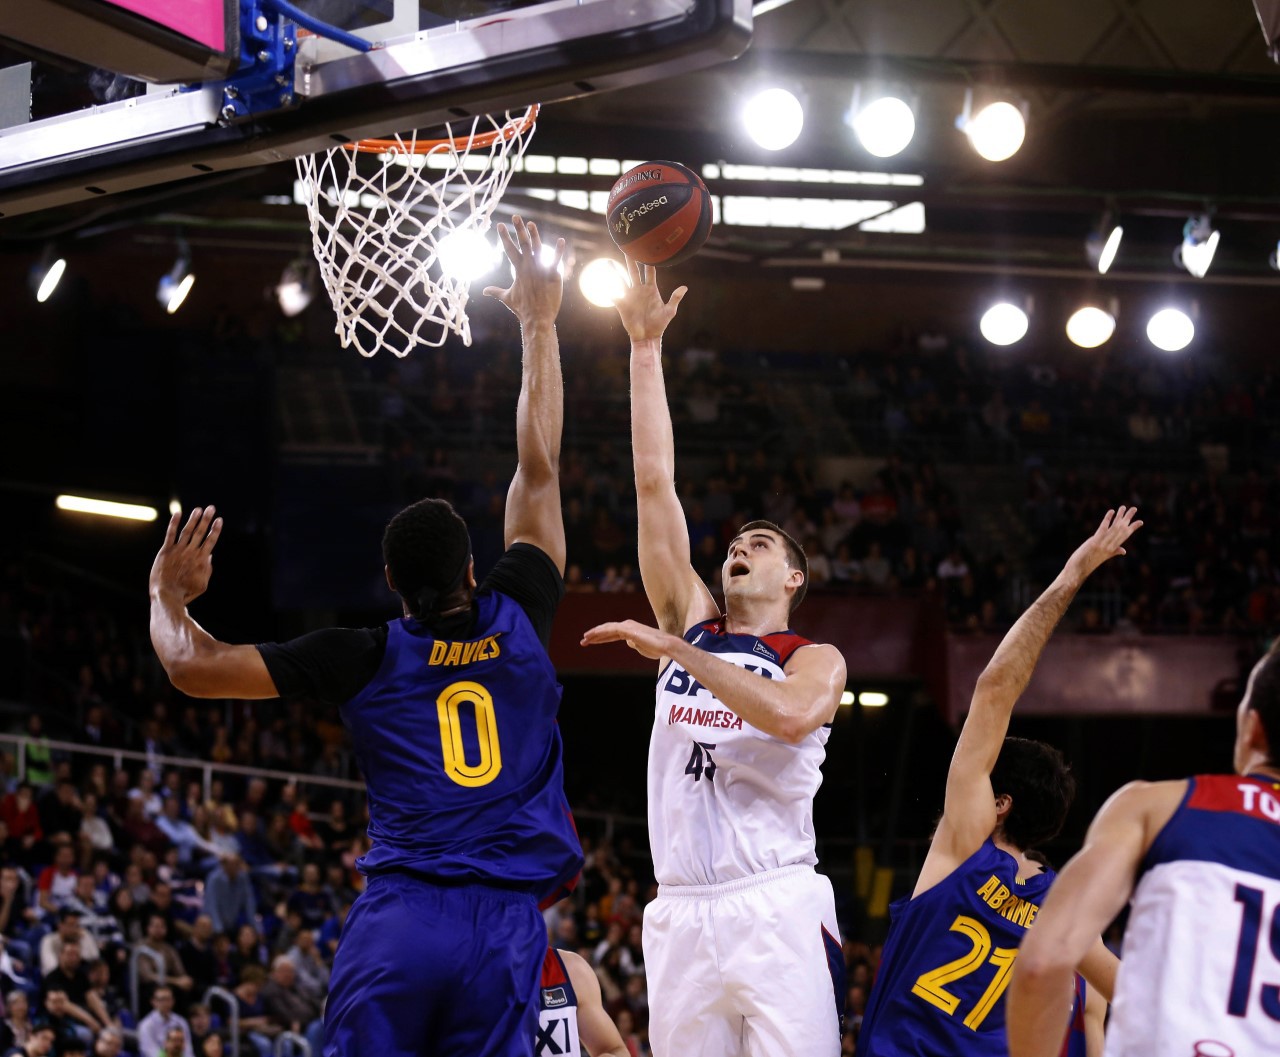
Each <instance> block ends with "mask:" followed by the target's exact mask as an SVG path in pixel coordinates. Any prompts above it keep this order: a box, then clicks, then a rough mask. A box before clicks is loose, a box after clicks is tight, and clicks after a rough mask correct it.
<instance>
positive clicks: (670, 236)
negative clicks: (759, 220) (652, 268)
mask: <svg viewBox="0 0 1280 1057" xmlns="http://www.w3.org/2000/svg"><path fill="white" fill-rule="evenodd" d="M606 215H607V216H608V220H609V234H610V236H612V238H613V241H614V244H615V245H616V246H617V247H618V249H620V250H622V252H623V253H625V254H626V255H627V256H628V257H630V258H631V259H632V260H633V261H640V262H641V263H642V264H652V265H657V266H665V265H670V264H679V263H680V262H681V261H687V260H688V259H689V258H690V257H692V256H693V255H694V254H695V253H697V252H698V250H700V249H701V248H702V244H703V243H704V242H706V241H707V236H708V235H709V234H711V196H710V195H709V194H708V193H707V185H706V184H704V183H703V182H702V180H701V179H699V177H698V174H697V173H695V172H694V171H693V170H692V169H689V168H686V167H685V166H683V165H680V164H679V163H677V162H673V161H651V162H645V163H644V164H643V165H637V166H636V167H635V168H634V169H628V170H627V171H626V172H624V173H623V174H622V175H621V176H619V177H618V179H617V181H616V182H615V183H614V185H613V190H611V191H610V192H609V205H608V210H607V213H606Z"/></svg>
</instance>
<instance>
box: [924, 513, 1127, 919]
mask: <svg viewBox="0 0 1280 1057" xmlns="http://www.w3.org/2000/svg"><path fill="white" fill-rule="evenodd" d="M1136 512H1137V511H1136V510H1135V509H1134V508H1132V507H1128V508H1126V507H1121V508H1120V509H1119V510H1118V511H1114V510H1108V511H1107V515H1106V517H1104V518H1103V519H1102V524H1100V525H1099V526H1098V529H1097V531H1096V532H1095V533H1094V534H1093V535H1092V536H1090V537H1089V538H1088V539H1087V540H1085V542H1084V543H1082V544H1081V545H1080V546H1079V547H1078V548H1076V551H1075V553H1074V554H1072V555H1071V557H1070V558H1068V559H1067V563H1066V565H1065V566H1063V569H1062V572H1060V573H1059V574H1058V576H1057V578H1056V579H1055V580H1054V581H1053V583H1051V584H1050V585H1049V587H1048V589H1047V590H1046V591H1045V592H1044V594H1042V595H1041V596H1040V597H1039V598H1037V599H1036V600H1035V602H1033V603H1032V604H1031V608H1030V609H1028V610H1027V611H1026V612H1025V613H1023V614H1022V616H1021V617H1019V618H1018V621H1017V623H1016V624H1014V625H1013V627H1012V628H1010V629H1009V633H1008V634H1007V635H1005V637H1004V639H1003V641H1002V642H1001V643H1000V645H999V647H997V649H996V652H995V654H994V656H992V658H991V660H990V661H989V662H988V664H987V666H986V668H985V669H984V670H983V672H982V674H981V675H980V676H979V677H978V684H977V686H975V687H974V690H973V699H972V701H971V702H970V704H969V715H968V716H967V717H966V718H965V721H964V727H963V728H962V729H961V731H960V739H959V741H958V742H957V743H956V748H955V753H954V754H953V755H952V757H951V767H950V769H949V770H948V772H947V792H946V799H945V801H944V803H943V808H942V821H941V822H939V823H938V829H937V832H936V833H935V834H934V837H933V842H932V844H931V845H930V847H929V854H928V855H927V856H926V857H925V861H924V867H923V868H922V869H921V871H920V877H919V879H918V880H917V881H916V888H915V892H914V894H915V895H920V894H921V893H923V892H926V891H928V890H929V889H930V888H932V887H933V886H934V885H935V884H937V883H938V882H939V881H941V880H942V879H943V878H945V877H947V876H948V875H949V874H950V873H951V872H952V871H953V870H954V869H955V868H956V867H957V866H959V865H960V864H961V863H962V862H964V860H965V859H967V858H968V857H969V856H970V855H972V854H973V853H974V852H975V851H977V850H978V848H980V847H981V846H982V842H983V841H984V840H986V839H987V838H988V837H989V836H990V835H991V832H992V831H993V830H994V829H995V827H996V802H995V793H994V792H993V791H992V788H991V771H992V770H993V768H994V767H995V765H996V759H997V757H998V756H999V755H1000V749H1001V747H1002V746H1003V745H1004V739H1005V735H1006V734H1007V733H1008V731H1009V717H1010V715H1011V714H1012V713H1013V706H1014V705H1015V704H1016V703H1017V701H1018V698H1019V697H1021V696H1022V691H1023V690H1025V689H1026V688H1027V683H1028V682H1030V681H1031V674H1032V673H1033V672H1034V671H1035V667H1036V662H1037V661H1039V660H1040V654H1041V653H1042V652H1043V651H1044V648H1045V645H1046V644H1047V643H1048V641H1049V637H1050V636H1051V635H1052V634H1053V629H1054V628H1055V627H1057V626H1058V621H1059V620H1061V619H1062V615H1063V614H1064V613H1065V612H1066V611H1067V607H1068V606H1069V605H1070V604H1071V600H1072V599H1073V598H1075V596H1076V592H1077V591H1079V590H1080V586H1081V584H1083V583H1084V582H1085V580H1087V579H1088V578H1089V576H1090V575H1091V574H1092V573H1093V571H1094V570H1095V569H1097V568H1098V566H1100V565H1101V564H1102V563H1103V562H1105V561H1107V560H1108V559H1110V558H1113V557H1115V556H1116V555H1119V554H1124V552H1125V551H1124V543H1125V540H1127V539H1128V538H1129V537H1130V536H1131V535H1132V534H1133V533H1134V532H1135V531H1136V530H1137V529H1138V528H1139V527H1140V526H1141V525H1142V522H1141V521H1134V520H1133V515H1134V514H1135V513H1136Z"/></svg>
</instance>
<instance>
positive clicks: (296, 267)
mask: <svg viewBox="0 0 1280 1057" xmlns="http://www.w3.org/2000/svg"><path fill="white" fill-rule="evenodd" d="M315 296H316V268H315V264H314V263H313V262H312V261H311V259H310V258H309V257H299V258H298V259H297V260H293V261H290V262H289V263H288V264H286V265H285V268H284V272H283V273H282V274H281V276H280V282H279V283H278V284H277V286H276V300H277V301H278V302H279V303H280V311H281V312H283V313H284V314H285V315H286V316H289V317H290V318H292V317H294V316H297V315H301V314H302V313H303V312H304V311H306V308H307V305H309V304H311V301H312V299H313V298H314V297H315Z"/></svg>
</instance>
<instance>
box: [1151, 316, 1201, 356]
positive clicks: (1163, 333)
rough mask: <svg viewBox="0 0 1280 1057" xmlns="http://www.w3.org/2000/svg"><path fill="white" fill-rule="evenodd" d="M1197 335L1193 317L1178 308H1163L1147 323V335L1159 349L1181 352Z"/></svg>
mask: <svg viewBox="0 0 1280 1057" xmlns="http://www.w3.org/2000/svg"><path fill="white" fill-rule="evenodd" d="M1195 336H1196V325H1195V324H1194V323H1192V322H1191V317H1190V316H1188V315H1187V314H1186V313H1185V312H1183V311H1181V310H1180V309H1177V308H1162V309H1161V310H1160V311H1159V312H1157V313H1156V314H1155V315H1154V316H1152V317H1151V320H1150V322H1148V323H1147V337H1148V338H1149V339H1150V341H1151V344H1152V345H1154V346H1155V347H1156V348H1157V349H1162V350H1163V351H1165V352H1181V351H1182V350H1183V349H1185V348H1186V347H1187V346H1188V345H1190V344H1191V340H1192V339H1193V338H1194V337H1195Z"/></svg>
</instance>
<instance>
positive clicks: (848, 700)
mask: <svg viewBox="0 0 1280 1057" xmlns="http://www.w3.org/2000/svg"><path fill="white" fill-rule="evenodd" d="M853 702H854V693H853V691H852V690H845V691H843V692H842V693H841V694H840V704H842V705H851V704H853Z"/></svg>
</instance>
